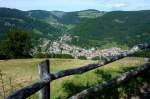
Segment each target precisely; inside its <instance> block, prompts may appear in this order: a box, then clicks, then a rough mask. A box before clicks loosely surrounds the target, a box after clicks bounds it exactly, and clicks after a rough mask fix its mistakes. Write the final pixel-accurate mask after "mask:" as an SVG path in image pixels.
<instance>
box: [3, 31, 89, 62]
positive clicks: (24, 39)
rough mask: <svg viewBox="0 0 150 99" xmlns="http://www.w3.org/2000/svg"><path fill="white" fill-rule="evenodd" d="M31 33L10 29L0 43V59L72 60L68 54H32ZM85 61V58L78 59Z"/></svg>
mask: <svg viewBox="0 0 150 99" xmlns="http://www.w3.org/2000/svg"><path fill="white" fill-rule="evenodd" d="M31 34H32V32H30V31H27V30H23V29H11V30H9V32H8V33H7V35H6V36H5V38H4V39H3V40H1V41H0V59H17V58H63V59H74V57H73V56H72V55H70V54H50V53H41V52H36V53H35V52H33V44H32V43H33V42H32V37H31ZM78 58H79V59H86V57H85V56H80V57H78Z"/></svg>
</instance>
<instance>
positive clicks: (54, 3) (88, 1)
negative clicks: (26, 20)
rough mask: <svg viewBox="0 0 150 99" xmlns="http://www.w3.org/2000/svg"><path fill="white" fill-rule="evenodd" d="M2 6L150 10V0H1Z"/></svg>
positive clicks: (67, 9) (75, 9)
mask: <svg viewBox="0 0 150 99" xmlns="http://www.w3.org/2000/svg"><path fill="white" fill-rule="evenodd" d="M0 7H8V8H17V9H20V10H24V11H26V10H48V11H51V10H61V11H78V10H85V9H97V10H100V11H114V10H126V11H132V10H150V0H0Z"/></svg>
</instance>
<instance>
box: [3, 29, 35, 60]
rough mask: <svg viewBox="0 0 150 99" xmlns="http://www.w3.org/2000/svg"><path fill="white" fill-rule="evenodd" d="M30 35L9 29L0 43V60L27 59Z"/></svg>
mask: <svg viewBox="0 0 150 99" xmlns="http://www.w3.org/2000/svg"><path fill="white" fill-rule="evenodd" d="M31 49H32V41H31V34H30V32H29V31H27V30H23V29H10V30H9V32H8V33H7V34H6V37H5V38H4V39H3V40H1V41H0V59H12V58H29V57H32V56H31Z"/></svg>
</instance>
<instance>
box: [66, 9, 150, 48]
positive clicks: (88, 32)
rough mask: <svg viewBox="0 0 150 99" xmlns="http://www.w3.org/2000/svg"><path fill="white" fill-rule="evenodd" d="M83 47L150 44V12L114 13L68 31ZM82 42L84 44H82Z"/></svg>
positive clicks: (83, 23) (75, 42) (73, 42)
mask: <svg viewBox="0 0 150 99" xmlns="http://www.w3.org/2000/svg"><path fill="white" fill-rule="evenodd" d="M68 33H69V34H71V35H72V37H73V39H72V42H71V44H75V45H78V46H82V47H90V46H97V47H107V46H106V45H109V47H110V45H112V46H115V45H120V46H123V45H126V46H132V45H134V44H137V43H144V42H150V11H130V12H128V11H113V12H109V13H107V14H105V15H103V16H102V17H99V18H96V19H91V20H88V21H86V22H82V23H80V24H78V25H77V26H76V27H74V28H73V29H71V30H70V31H68ZM81 42H82V43H81Z"/></svg>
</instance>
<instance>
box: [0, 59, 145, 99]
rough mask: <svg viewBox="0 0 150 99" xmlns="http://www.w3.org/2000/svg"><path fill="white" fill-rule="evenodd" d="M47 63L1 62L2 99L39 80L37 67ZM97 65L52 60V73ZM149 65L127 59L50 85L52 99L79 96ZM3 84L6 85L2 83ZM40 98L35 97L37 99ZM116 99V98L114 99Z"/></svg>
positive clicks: (25, 60) (33, 97) (122, 91)
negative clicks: (89, 88) (143, 65)
mask: <svg viewBox="0 0 150 99" xmlns="http://www.w3.org/2000/svg"><path fill="white" fill-rule="evenodd" d="M42 60H44V59H15V60H1V61H0V71H1V73H2V78H0V98H3V95H4V93H5V94H6V95H8V94H9V93H11V92H13V91H15V90H16V89H19V88H22V87H23V86H26V85H28V84H30V83H33V82H34V81H36V80H37V79H38V63H40V62H41V61H42ZM95 62H96V61H91V60H77V59H50V64H51V68H50V70H51V72H57V71H59V70H64V69H68V68H75V67H79V66H83V65H86V64H90V63H95ZM144 63H146V60H144V59H143V58H135V57H130V58H124V59H121V60H119V61H116V62H113V63H111V64H108V65H106V66H103V67H100V68H98V69H95V70H92V71H90V72H87V73H84V74H82V75H74V76H69V77H65V78H61V79H58V80H55V81H53V82H52V83H51V99H58V98H60V99H66V98H67V97H68V96H71V95H73V94H75V93H77V92H80V91H82V90H83V89H86V88H88V87H90V86H93V85H95V84H98V83H102V82H104V81H108V80H110V79H111V78H113V77H115V76H117V75H119V74H121V73H123V72H125V71H128V70H129V69H133V68H135V67H136V66H137V65H140V64H144ZM2 82H3V83H2ZM117 90H121V91H119V92H120V93H118V97H126V95H127V92H126V90H122V89H121V88H120V89H119V88H118V89H117ZM37 97H38V94H36V95H34V96H32V97H31V98H32V99H36V98H37ZM113 99H115V98H113Z"/></svg>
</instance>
